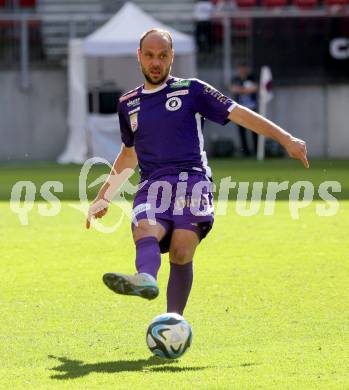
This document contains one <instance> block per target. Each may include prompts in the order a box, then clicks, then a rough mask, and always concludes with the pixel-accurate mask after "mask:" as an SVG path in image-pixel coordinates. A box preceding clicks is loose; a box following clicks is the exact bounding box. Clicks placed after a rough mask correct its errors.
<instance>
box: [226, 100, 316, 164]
mask: <svg viewBox="0 0 349 390" xmlns="http://www.w3.org/2000/svg"><path fill="white" fill-rule="evenodd" d="M228 119H229V120H231V121H232V122H235V123H237V124H238V125H240V126H243V127H245V128H247V129H250V130H252V131H254V132H255V133H258V134H261V135H264V136H265V137H270V138H272V139H274V140H275V141H277V142H279V144H281V145H282V146H283V147H284V148H285V149H286V151H287V153H288V154H289V156H290V157H292V158H295V159H298V160H300V161H301V162H302V163H303V165H304V166H305V168H309V162H308V159H307V146H306V143H305V142H304V141H303V140H301V139H299V138H296V137H294V136H293V135H291V134H290V133H288V132H287V131H285V130H284V129H282V128H281V127H279V126H277V125H276V124H275V123H273V122H272V121H270V120H269V119H266V118H264V117H263V116H261V115H259V114H257V113H256V112H254V111H252V110H249V109H248V108H246V107H243V106H241V105H237V106H236V107H234V109H233V110H232V111H231V112H230V113H229V115H228Z"/></svg>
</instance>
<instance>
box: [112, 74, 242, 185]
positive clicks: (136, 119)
mask: <svg viewBox="0 0 349 390" xmlns="http://www.w3.org/2000/svg"><path fill="white" fill-rule="evenodd" d="M235 106H236V103H235V102H234V101H233V100H232V99H230V98H229V97H227V96H224V95H223V94H222V93H220V92H219V91H217V90H216V89H215V88H213V87H212V86H210V85H209V84H207V83H205V82H203V81H201V80H198V79H179V78H174V77H170V78H169V79H168V80H167V82H166V83H164V84H162V85H161V86H159V87H158V88H156V89H152V90H145V89H143V86H140V87H138V88H136V89H134V90H133V91H130V92H128V93H126V94H125V95H123V96H122V97H121V98H120V101H119V110H118V111H119V119H120V129H121V139H122V142H123V143H124V144H125V146H127V147H131V146H134V147H135V150H136V153H137V157H138V163H139V167H140V171H141V177H142V180H144V179H148V178H152V179H155V178H157V177H160V176H162V175H167V174H177V173H180V172H182V171H186V172H196V173H198V172H202V173H203V174H204V175H207V176H208V177H211V169H210V168H209V166H208V165H207V157H206V152H205V151H204V145H203V144H204V139H203V134H202V130H203V127H204V122H205V119H206V118H207V119H209V120H211V121H213V122H216V123H219V124H222V125H224V124H226V123H228V122H229V120H228V119H227V117H228V115H229V112H230V111H231V110H232V109H233V108H234V107H235Z"/></svg>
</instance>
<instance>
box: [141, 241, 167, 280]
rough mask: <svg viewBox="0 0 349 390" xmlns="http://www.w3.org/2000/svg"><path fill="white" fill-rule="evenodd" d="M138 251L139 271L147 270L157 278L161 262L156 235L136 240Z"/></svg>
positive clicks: (146, 271)
mask: <svg viewBox="0 0 349 390" xmlns="http://www.w3.org/2000/svg"><path fill="white" fill-rule="evenodd" d="M136 252H137V253H136V268H137V272H138V273H141V272H145V273H147V274H150V275H152V276H153V277H154V278H155V279H156V276H157V273H158V270H159V268H160V264H161V256H160V248H159V243H158V240H157V239H156V238H155V237H145V238H141V239H140V240H138V241H137V242H136Z"/></svg>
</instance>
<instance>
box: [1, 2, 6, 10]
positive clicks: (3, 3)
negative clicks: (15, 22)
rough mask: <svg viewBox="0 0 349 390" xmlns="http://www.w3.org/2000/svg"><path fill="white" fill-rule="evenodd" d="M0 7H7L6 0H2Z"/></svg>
mask: <svg viewBox="0 0 349 390" xmlns="http://www.w3.org/2000/svg"><path fill="white" fill-rule="evenodd" d="M0 7H2V8H4V7H6V0H0Z"/></svg>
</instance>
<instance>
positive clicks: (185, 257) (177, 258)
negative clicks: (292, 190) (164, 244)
mask: <svg viewBox="0 0 349 390" xmlns="http://www.w3.org/2000/svg"><path fill="white" fill-rule="evenodd" d="M192 260H193V252H192V250H191V249H190V248H185V247H175V248H172V249H171V251H170V261H171V263H174V264H180V265H183V264H186V263H189V262H190V261H192Z"/></svg>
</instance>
